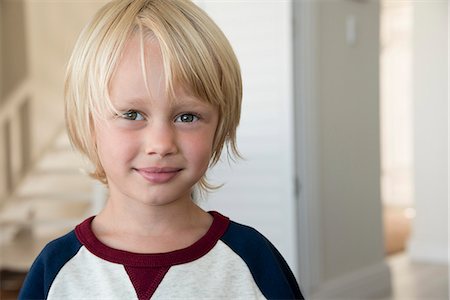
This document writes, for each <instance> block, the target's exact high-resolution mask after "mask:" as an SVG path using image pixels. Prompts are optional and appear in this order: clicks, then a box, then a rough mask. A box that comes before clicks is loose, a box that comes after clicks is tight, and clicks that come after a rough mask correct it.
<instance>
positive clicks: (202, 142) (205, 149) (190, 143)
mask: <svg viewBox="0 0 450 300" xmlns="http://www.w3.org/2000/svg"><path fill="white" fill-rule="evenodd" d="M212 143H213V139H212V137H210V136H205V135H197V136H193V137H189V138H186V139H184V143H183V152H184V155H185V156H186V157H189V159H190V160H191V161H192V162H195V163H196V164H197V165H198V166H201V168H202V169H205V168H207V167H208V164H209V160H210V159H211V153H212Z"/></svg>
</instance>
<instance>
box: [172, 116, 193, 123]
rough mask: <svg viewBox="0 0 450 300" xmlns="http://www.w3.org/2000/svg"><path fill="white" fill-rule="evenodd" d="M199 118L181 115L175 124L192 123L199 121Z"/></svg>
mask: <svg viewBox="0 0 450 300" xmlns="http://www.w3.org/2000/svg"><path fill="white" fill-rule="evenodd" d="M198 119H199V117H197V116H196V115H194V114H181V115H179V116H178V117H176V118H175V122H182V123H192V122H195V121H198Z"/></svg>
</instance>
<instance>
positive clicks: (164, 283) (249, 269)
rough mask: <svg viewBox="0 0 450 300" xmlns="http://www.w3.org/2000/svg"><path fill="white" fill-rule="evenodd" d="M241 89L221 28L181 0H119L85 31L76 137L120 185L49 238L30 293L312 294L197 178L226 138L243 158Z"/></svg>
mask: <svg viewBox="0 0 450 300" xmlns="http://www.w3.org/2000/svg"><path fill="white" fill-rule="evenodd" d="M241 97H242V84H241V77H240V70H239V65H238V62H237V60H236V57H235V55H234V53H233V50H232V48H231V46H230V45H229V43H228V41H227V39H226V38H225V36H224V35H223V33H222V32H221V31H220V30H219V28H218V27H217V26H216V25H215V24H214V23H213V21H212V20H211V19H210V18H209V17H208V16H207V15H206V14H205V13H204V12H203V11H202V10H201V9H199V8H198V7H197V6H195V5H194V4H192V3H191V2H189V1H181V0H176V1H175V0H170V1H169V0H134V1H133V0H118V1H114V2H111V3H109V4H107V5H106V6H104V7H103V8H102V9H101V10H100V11H99V12H98V13H97V15H96V16H95V18H94V19H93V20H92V21H91V23H90V24H89V25H88V26H87V27H86V28H85V29H84V31H83V32H82V34H81V36H80V38H79V40H78V41H77V44H76V46H75V49H74V52H73V54H72V57H71V60H70V62H69V66H68V71H67V78H66V87H65V98H66V118H67V126H68V131H69V135H70V138H71V140H72V142H73V144H74V145H75V146H76V147H77V148H78V149H79V150H80V151H81V152H82V153H84V154H85V155H86V156H87V157H88V158H89V159H90V160H91V162H92V163H93V165H94V167H95V170H94V171H93V173H92V176H93V177H94V178H96V179H98V180H100V181H102V182H104V183H105V184H106V185H107V187H108V190H109V195H108V200H107V203H106V205H105V207H104V209H103V210H102V211H101V212H100V213H99V214H98V215H97V216H94V217H91V218H89V219H87V220H85V221H84V222H83V223H81V224H79V225H78V226H77V227H76V228H75V230H73V231H72V232H70V233H68V234H67V235H65V236H63V237H61V238H59V239H57V240H55V241H53V242H51V243H50V244H48V245H47V246H46V247H45V249H44V250H43V251H42V253H41V254H40V255H39V257H38V258H37V259H36V261H35V262H34V264H33V266H32V267H31V269H30V272H29V273H28V276H27V278H26V280H25V283H24V285H23V287H22V290H21V293H20V296H19V298H21V299H47V298H48V299H88V298H89V299H136V298H138V299H149V298H152V299H160V298H162V299H175V298H183V299H188V298H191V299H193V298H195V299H206V298H207V299H215V298H226V299H238V298H240V299H260V298H261V299H262V298H269V299H300V298H302V294H301V292H300V290H299V287H298V285H297V282H296V281H295V278H294V276H293V274H292V272H291V271H290V269H289V267H288V265H287V264H286V262H285V261H284V259H283V258H282V257H281V255H280V253H279V252H278V251H277V250H276V249H275V248H274V246H273V245H272V244H271V243H270V242H269V241H268V240H267V239H266V238H264V237H263V236H262V235H261V234H260V233H258V232H257V231H256V230H254V229H252V228H250V227H247V226H244V225H240V224H238V223H235V222H232V221H230V220H229V219H228V218H227V217H224V216H222V215H221V214H219V213H217V212H205V211H203V210H202V209H201V208H199V207H198V206H197V205H196V204H195V202H193V201H192V198H191V195H192V191H193V187H194V186H195V185H198V186H199V188H201V189H203V190H208V189H212V188H214V187H213V186H211V185H210V184H208V182H207V181H206V179H205V172H206V170H207V168H208V167H209V166H212V165H214V164H215V163H216V162H217V161H218V159H219V156H220V154H221V151H222V148H223V147H224V145H227V146H228V148H229V149H231V151H232V153H233V154H234V155H238V152H237V149H236V127H237V125H238V123H239V116H240V107H241Z"/></svg>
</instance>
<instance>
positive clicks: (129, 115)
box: [122, 110, 144, 121]
mask: <svg viewBox="0 0 450 300" xmlns="http://www.w3.org/2000/svg"><path fill="white" fill-rule="evenodd" d="M122 118H124V119H127V120H131V121H142V120H144V116H143V115H142V114H141V113H139V112H137V111H134V110H129V111H127V112H125V113H123V114H122Z"/></svg>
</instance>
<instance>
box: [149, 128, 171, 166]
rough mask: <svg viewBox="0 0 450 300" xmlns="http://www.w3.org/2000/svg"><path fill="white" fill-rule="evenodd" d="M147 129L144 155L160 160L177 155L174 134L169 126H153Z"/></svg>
mask: <svg viewBox="0 0 450 300" xmlns="http://www.w3.org/2000/svg"><path fill="white" fill-rule="evenodd" d="M149 127H150V128H149V130H147V131H146V133H145V134H146V137H145V140H146V144H145V152H146V154H148V155H156V156H159V157H160V158H162V157H165V156H168V155H171V154H175V153H177V151H178V148H177V143H176V132H175V129H174V128H173V127H172V126H171V125H170V124H153V125H150V126H149Z"/></svg>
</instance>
